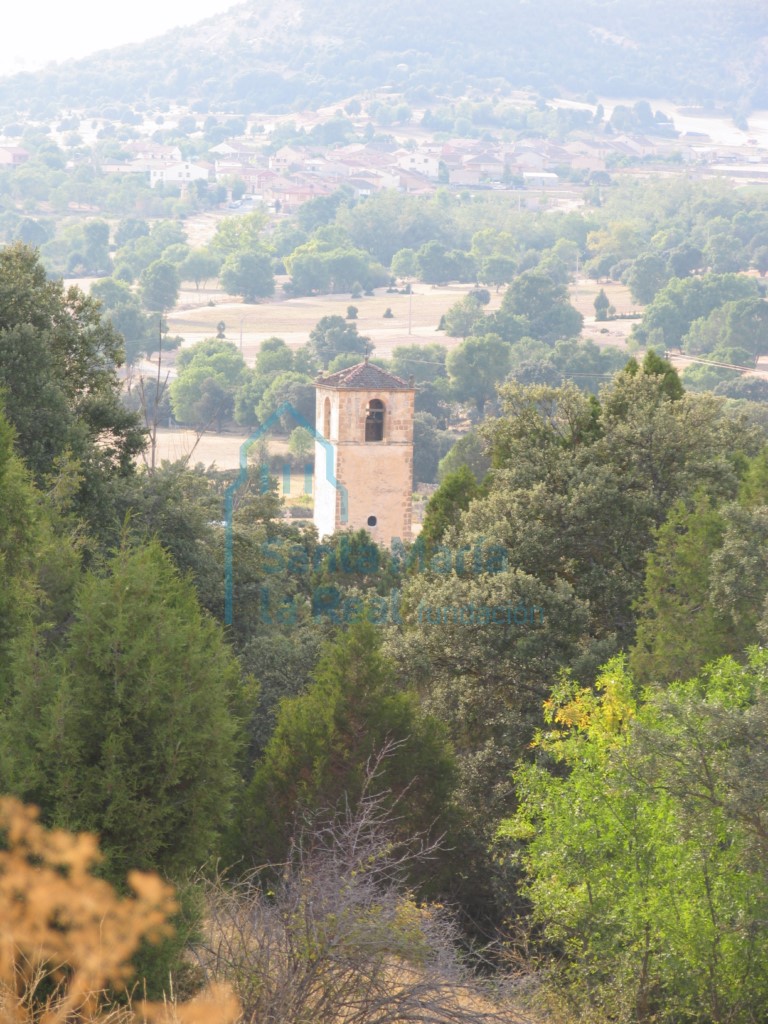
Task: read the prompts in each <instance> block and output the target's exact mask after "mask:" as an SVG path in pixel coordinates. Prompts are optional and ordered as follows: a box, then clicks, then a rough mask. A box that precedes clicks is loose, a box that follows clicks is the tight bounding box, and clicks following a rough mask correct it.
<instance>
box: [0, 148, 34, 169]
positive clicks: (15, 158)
mask: <svg viewBox="0 0 768 1024" xmlns="http://www.w3.org/2000/svg"><path fill="white" fill-rule="evenodd" d="M27 160H29V153H28V152H27V150H26V149H24V148H23V147H22V146H0V165H2V166H3V167H18V166H19V165H20V164H24V163H26V162H27Z"/></svg>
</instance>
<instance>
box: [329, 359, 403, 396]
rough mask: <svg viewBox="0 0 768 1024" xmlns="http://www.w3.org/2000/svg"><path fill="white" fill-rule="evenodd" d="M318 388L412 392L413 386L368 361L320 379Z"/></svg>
mask: <svg viewBox="0 0 768 1024" xmlns="http://www.w3.org/2000/svg"><path fill="white" fill-rule="evenodd" d="M315 386H316V387H321V388H345V389H348V390H350V391H412V390H413V386H412V385H411V384H407V383H406V382H405V381H404V380H403V379H402V378H401V377H396V376H395V375H394V373H387V371H386V370H382V368H381V367H380V366H376V364H375V363H369V362H368V360H367V359H366V361H365V362H363V363H357V364H356V365H355V366H348V367H347V368H346V369H345V370H338V371H337V372H336V373H332V374H330V375H329V376H328V377H319V378H318V379H317V380H316V381H315Z"/></svg>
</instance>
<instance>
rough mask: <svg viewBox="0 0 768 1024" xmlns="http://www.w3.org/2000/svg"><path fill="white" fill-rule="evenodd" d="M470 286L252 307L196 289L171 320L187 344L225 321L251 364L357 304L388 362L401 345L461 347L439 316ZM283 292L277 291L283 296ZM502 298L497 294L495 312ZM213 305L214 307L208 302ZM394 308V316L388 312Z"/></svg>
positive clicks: (362, 323) (362, 324) (363, 326)
mask: <svg viewBox="0 0 768 1024" xmlns="http://www.w3.org/2000/svg"><path fill="white" fill-rule="evenodd" d="M470 287H471V286H470V285H448V286H446V287H442V286H441V287H434V288H433V287H431V286H430V285H425V284H417V285H416V286H415V288H414V291H413V293H412V294H411V295H399V294H394V293H388V292H387V290H386V288H378V289H377V290H376V292H375V294H374V295H372V296H366V295H364V296H361V297H360V298H359V299H351V298H350V297H349V295H348V294H341V295H313V296H308V297H303V298H295V299H294V298H292V299H284V298H275V299H271V300H269V301H266V302H262V303H256V304H248V303H244V302H241V301H240V300H238V299H235V298H233V297H232V296H229V295H227V294H226V293H224V292H222V291H218V290H216V289H201V290H200V293H199V294H198V293H196V292H195V290H194V289H192V290H190V291H184V292H182V294H181V296H180V298H179V305H178V307H177V308H176V309H175V310H174V311H173V312H172V313H171V314H170V315H169V316H168V326H169V328H170V330H171V333H173V334H178V335H181V336H182V337H183V338H184V344H185V345H191V344H194V343H195V342H196V341H202V340H203V339H204V338H212V337H215V336H216V332H217V325H218V324H219V322H220V321H223V322H224V323H225V324H226V329H225V332H224V333H225V337H226V338H227V340H228V341H231V342H234V344H236V345H238V346H239V347H241V349H242V353H243V356H244V357H245V360H246V362H248V363H249V364H251V363H252V362H253V360H254V359H255V357H256V353H257V352H258V350H259V346H260V344H261V342H262V341H264V339H265V338H269V337H272V336H273V335H277V337H279V338H283V340H284V341H285V342H286V343H287V344H288V345H290V346H291V348H298V347H299V346H300V345H303V344H304V343H305V342H306V341H307V339H308V338H309V332H310V331H311V330H312V328H313V327H314V326H315V324H316V323H317V322H318V320H320V319H321V318H322V317H324V316H342V317H343V316H346V312H347V306H350V305H352V306H357V309H358V316H357V329H358V331H359V332H360V334H362V335H364V336H367V337H369V338H370V339H371V341H372V342H373V344H374V353H373V354H374V357H376V356H378V357H379V358H380V359H386V358H388V357H389V356H390V355H391V353H392V350H393V349H394V348H396V347H397V346H398V345H409V344H426V343H428V342H433V341H440V342H443V343H444V344H446V345H447V346H448V347H449V348H450V347H453V346H454V345H457V344H458V341H457V340H456V339H455V338H447V337H446V336H445V334H444V332H442V331H438V330H437V325H438V324H439V323H440V318H441V316H442V315H443V313H445V312H446V311H447V310H448V309H449V308H450V307H451V306H452V305H453V303H454V302H456V301H457V299H460V298H462V296H464V295H466V293H467V292H468V291H469V290H470ZM279 291H280V288H278V292H279ZM500 301H501V296H495V295H494V296H493V298H492V299H491V304H490V307H489V308H491V309H494V308H496V307H497V306H498V304H499V302H500ZM210 302H212V303H214V304H213V305H209V303H210ZM388 308H389V309H391V311H392V314H393V315H392V317H391V318H385V317H384V313H385V311H386V310H387V309H388Z"/></svg>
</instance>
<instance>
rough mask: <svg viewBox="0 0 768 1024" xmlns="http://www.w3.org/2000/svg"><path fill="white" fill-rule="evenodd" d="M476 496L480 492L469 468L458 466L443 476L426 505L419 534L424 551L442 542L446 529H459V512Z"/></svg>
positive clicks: (464, 509) (463, 510)
mask: <svg viewBox="0 0 768 1024" xmlns="http://www.w3.org/2000/svg"><path fill="white" fill-rule="evenodd" d="M480 494H482V490H481V488H480V486H479V484H478V483H477V481H476V480H475V477H474V475H473V473H472V470H471V469H470V468H469V466H466V465H464V466H459V468H458V469H456V470H454V471H453V472H451V473H447V474H445V475H444V476H443V479H442V480H441V482H440V486H439V487H438V489H437V490H436V491H435V493H434V494H433V495H432V497H431V498H430V499H429V501H428V502H427V509H426V513H425V516H424V523H423V525H422V528H421V533H420V534H419V538H420V539H421V540H423V541H424V544H425V545H426V547H427V550H428V551H431V550H432V549H433V547H434V546H435V545H436V544H439V543H440V542H441V541H442V540H443V537H444V536H445V534H446V531H447V530H448V529H449V528H450V527H457V526H458V525H459V521H460V518H461V514H462V512H466V510H467V509H468V508H469V505H470V503H471V502H472V501H473V500H474V499H475V498H477V497H478V496H479V495H480Z"/></svg>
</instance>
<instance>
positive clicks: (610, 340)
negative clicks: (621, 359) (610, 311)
mask: <svg viewBox="0 0 768 1024" xmlns="http://www.w3.org/2000/svg"><path fill="white" fill-rule="evenodd" d="M601 288H602V289H603V290H604V291H605V294H606V295H607V296H608V300H609V302H610V303H611V305H612V306H614V307H615V309H616V312H617V313H634V312H639V311H640V308H641V307H639V306H638V305H637V303H636V302H633V301H632V296H631V295H630V294H629V288H627V286H626V285H623V284H620V283H618V282H616V281H608V282H597V281H591V280H590V279H589V278H587V277H579V278H577V279H576V281H574V282H573V284H571V286H570V289H569V292H570V297H571V302H572V304H573V305H574V306H575V307H576V309H578V311H579V312H580V313H581V314H582V316H583V317H584V328H583V330H582V332H581V333H582V337H584V338H589V339H590V340H591V341H594V342H595V344H596V345H600V346H601V347H603V346H607V345H614V346H616V347H617V348H623V347H624V345H625V344H626V341H627V338H628V337H629V332H630V331H631V330H632V327H633V325H634V324H635V323H636V322H637V321H635V320H609V321H608V322H607V323H596V322H595V299H596V297H597V294H598V292H599V291H600V289H601Z"/></svg>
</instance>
